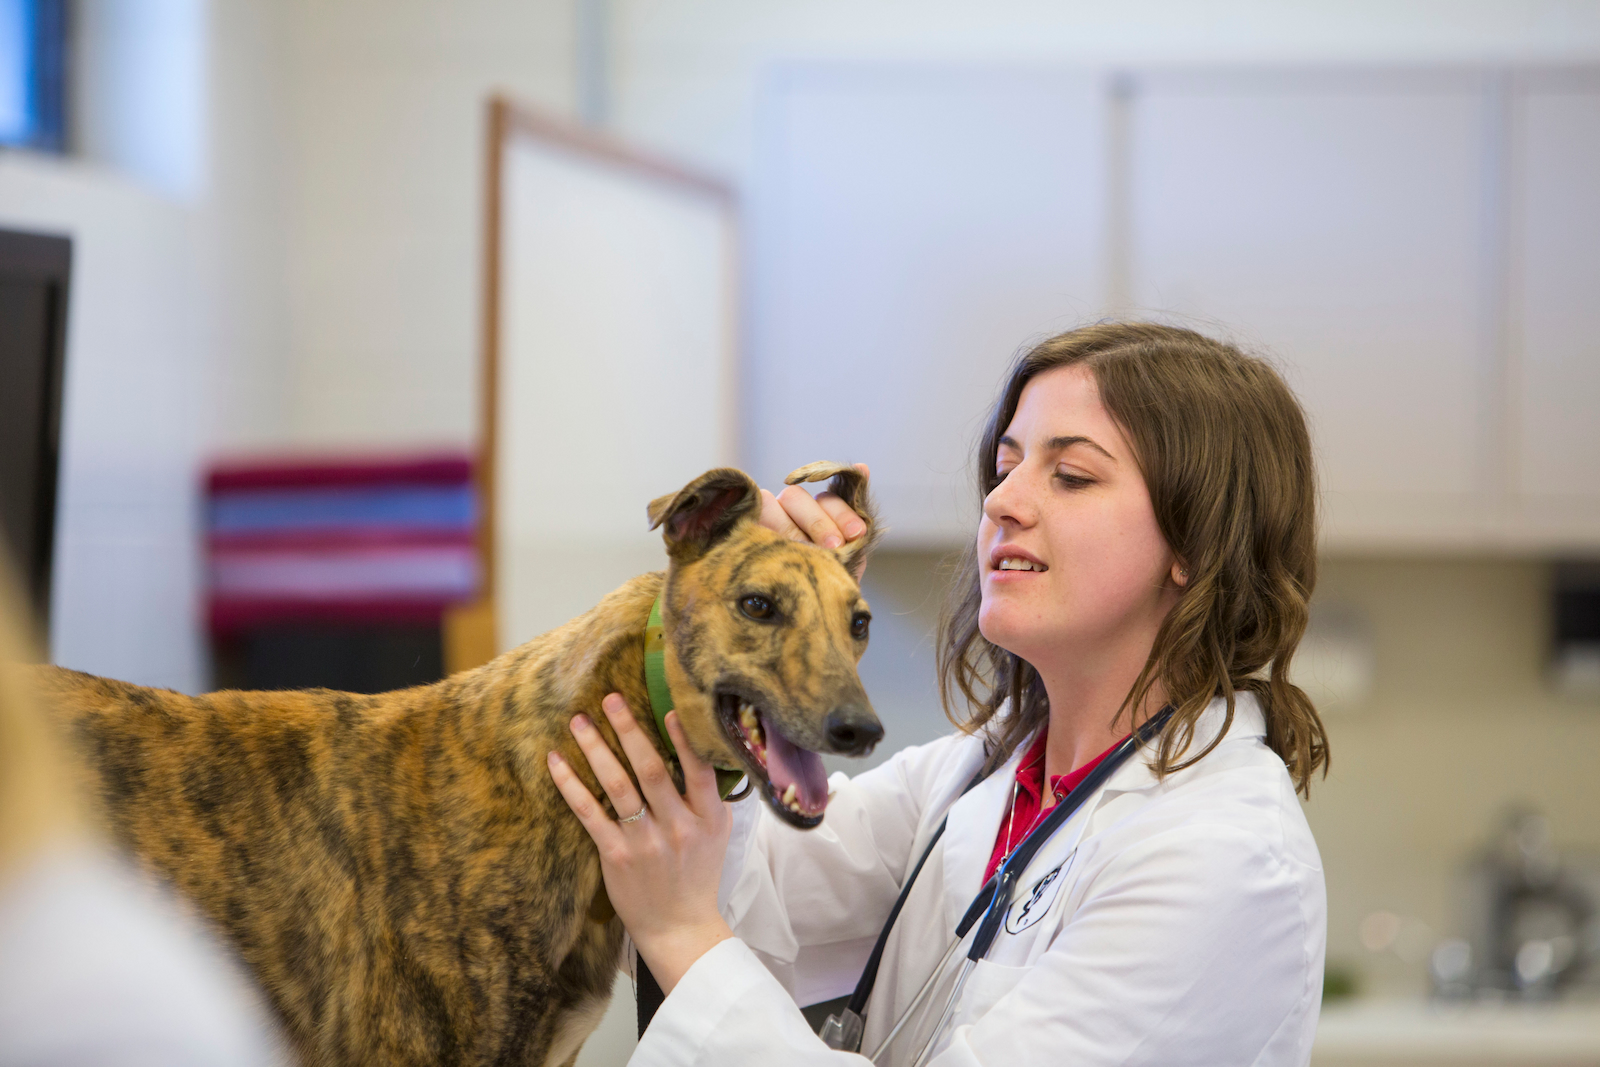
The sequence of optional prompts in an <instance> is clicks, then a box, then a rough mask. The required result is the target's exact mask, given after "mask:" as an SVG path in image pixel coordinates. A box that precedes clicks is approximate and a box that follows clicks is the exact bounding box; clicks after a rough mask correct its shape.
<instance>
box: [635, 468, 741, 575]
mask: <svg viewBox="0 0 1600 1067" xmlns="http://www.w3.org/2000/svg"><path fill="white" fill-rule="evenodd" d="M648 511H649V515H650V529H652V530H654V529H655V528H656V527H657V526H659V527H661V536H662V539H663V540H665V541H666V542H667V554H668V555H669V556H671V557H672V558H673V560H675V561H676V562H679V563H686V562H688V561H690V560H693V559H698V558H699V557H701V556H702V555H704V554H705V552H706V550H707V549H709V548H710V547H711V546H712V545H714V544H716V543H717V542H718V541H720V540H722V539H723V538H724V537H726V536H727V535H728V532H729V531H730V530H732V529H733V528H734V526H736V525H737V524H738V523H739V521H740V520H741V519H745V518H752V519H753V518H755V517H756V516H757V515H759V514H760V512H761V489H760V487H759V486H757V485H756V483H755V482H754V481H753V480H751V478H750V476H749V475H748V474H746V473H745V472H744V471H741V470H735V469H734V468H732V467H718V468H717V469H715V470H709V471H706V472H705V473H704V474H702V475H701V476H700V477H698V478H696V479H695V480H694V481H692V482H690V483H689V484H688V485H686V486H684V487H683V488H682V489H680V490H678V491H677V492H676V493H668V494H667V495H666V496H659V497H656V498H655V499H654V500H652V501H650V507H649V509H648Z"/></svg>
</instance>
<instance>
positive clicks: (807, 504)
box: [761, 463, 871, 548]
mask: <svg viewBox="0 0 1600 1067" xmlns="http://www.w3.org/2000/svg"><path fill="white" fill-rule="evenodd" d="M855 468H856V470H858V471H860V472H861V476H862V477H863V478H869V477H871V473H870V472H869V471H868V470H867V465H866V464H865V463H857V464H855ZM761 525H763V526H765V527H766V528H767V529H769V530H772V531H773V532H775V533H780V534H782V535H783V536H785V537H787V538H789V539H790V540H792V541H801V542H804V543H808V544H817V545H821V546H822V547H823V548H838V547H839V546H840V545H842V544H844V543H845V542H846V541H854V540H855V539H856V538H858V537H860V536H861V535H862V534H864V533H866V532H867V524H866V523H865V522H863V521H862V520H861V516H859V515H857V514H856V513H855V512H854V511H852V510H850V507H849V505H847V504H846V503H845V502H844V501H843V500H840V499H839V498H838V497H837V496H836V495H834V494H833V493H830V492H827V491H826V490H824V491H823V492H821V493H818V494H817V495H816V496H815V497H813V496H812V495H811V494H810V493H808V492H806V491H805V488H804V487H803V486H799V485H789V486H785V487H784V490H783V492H781V493H779V494H777V495H776V496H774V495H773V494H771V493H769V492H767V491H766V490H765V489H763V490H761Z"/></svg>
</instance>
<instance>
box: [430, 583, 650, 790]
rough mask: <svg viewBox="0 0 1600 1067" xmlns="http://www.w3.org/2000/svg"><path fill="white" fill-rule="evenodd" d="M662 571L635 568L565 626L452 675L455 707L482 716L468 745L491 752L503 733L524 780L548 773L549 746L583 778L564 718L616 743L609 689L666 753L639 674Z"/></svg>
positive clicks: (584, 766)
mask: <svg viewBox="0 0 1600 1067" xmlns="http://www.w3.org/2000/svg"><path fill="white" fill-rule="evenodd" d="M664 578H665V576H664V575H663V574H661V573H659V572H658V573H652V574H644V575H640V576H639V577H637V578H634V579H632V580H631V581H629V582H627V583H626V584H625V585H623V586H622V587H620V588H619V589H617V590H616V591H615V592H613V593H611V594H610V595H609V596H607V597H606V598H605V599H604V600H602V601H601V602H600V603H599V604H598V605H597V606H596V607H594V608H593V609H591V610H590V611H587V612H585V613H584V614H582V615H580V616H578V617H577V618H575V619H573V620H572V621H571V622H569V623H567V624H566V625H565V626H562V627H560V628H559V629H556V630H552V631H550V632H549V633H547V634H543V635H541V636H539V637H536V638H534V639H533V640H532V641H529V642H527V643H526V644H524V645H521V646H519V647H517V648H515V649H512V650H511V651H510V652H508V653H506V654H505V655H503V656H501V657H499V658H498V659H496V660H494V661H493V662H491V663H489V664H487V665H485V666H483V667H480V668H478V669H477V670H475V671H472V672H469V673H467V674H463V675H459V676H457V677H456V678H455V679H451V681H452V682H453V683H455V684H456V685H457V692H458V694H459V697H460V700H459V701H458V706H460V707H462V708H463V711H466V710H467V709H469V708H470V709H473V711H475V712H476V715H477V717H479V718H481V720H482V726H483V728H484V729H483V734H482V737H481V742H482V743H481V745H479V746H475V747H479V748H480V750H481V751H482V752H483V753H484V754H485V756H488V757H490V758H493V753H495V752H497V751H498V752H499V753H502V754H503V753H504V750H505V747H504V746H505V744H506V742H507V741H508V740H510V741H511V744H512V747H513V749H514V750H515V751H517V752H518V762H519V763H521V764H522V773H523V774H524V775H525V776H526V777H527V779H528V781H529V782H530V784H531V783H532V782H533V781H534V780H543V779H547V777H548V773H549V772H548V771H547V770H546V768H545V756H546V754H547V753H548V752H549V751H550V750H551V749H557V750H559V751H560V752H561V753H562V754H563V755H564V756H566V757H567V758H568V761H569V762H571V763H573V764H574V766H578V767H581V768H582V769H583V771H584V773H585V777H588V775H587V762H586V761H584V760H583V759H582V756H581V754H580V753H579V751H578V748H577V746H576V744H575V743H574V742H573V740H572V734H571V731H570V728H569V724H570V723H571V721H572V717H573V716H574V715H578V714H582V715H586V716H588V717H589V719H590V720H591V721H593V722H594V723H595V724H596V725H597V726H599V727H600V728H601V732H602V734H604V735H605V736H606V740H607V743H608V744H610V745H611V747H612V748H613V749H617V744H616V739H615V737H614V736H613V735H612V734H611V732H610V727H609V725H608V724H607V723H606V721H605V713H604V712H603V711H602V710H601V707H600V702H601V701H602V700H603V699H604V698H605V696H606V695H607V694H608V693H621V694H622V696H623V698H624V699H625V700H626V701H627V702H628V707H629V708H630V709H632V711H633V715H634V718H635V720H636V721H637V722H638V723H639V727H640V729H642V730H643V731H644V732H645V734H646V736H648V737H649V738H650V740H651V743H652V744H654V745H655V746H656V748H657V750H658V751H661V752H662V754H663V755H664V756H666V755H670V753H668V752H667V750H666V748H665V746H664V745H663V743H662V741H661V739H660V736H659V734H658V732H657V729H656V724H655V718H654V715H653V714H652V712H651V710H650V696H649V691H648V689H647V688H646V686H645V675H644V635H645V626H646V623H647V622H648V620H649V617H650V606H651V604H653V603H654V602H655V598H656V596H657V595H658V594H659V593H660V592H661V590H662V588H663V585H664ZM468 714H471V712H469V713H468ZM502 758H503V755H502ZM675 762H676V761H675V760H669V763H675ZM592 784H593V783H591V785H592Z"/></svg>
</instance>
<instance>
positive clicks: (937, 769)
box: [719, 735, 981, 1004]
mask: <svg viewBox="0 0 1600 1067" xmlns="http://www.w3.org/2000/svg"><path fill="white" fill-rule="evenodd" d="M972 745H980V748H979V749H975V750H974V751H975V752H980V751H981V743H980V742H977V741H976V740H975V739H972V738H966V737H963V736H961V735H953V736H951V737H947V738H943V739H941V740H939V741H935V742H933V743H931V744H927V745H920V746H915V747H912V748H907V749H904V750H902V751H901V752H898V753H896V754H895V756H894V757H893V758H891V759H890V760H888V761H887V762H885V763H884V764H882V765H881V766H878V767H875V768H873V769H872V770H870V771H867V772H865V773H863V774H860V775H857V776H856V777H854V778H847V777H846V776H844V775H842V774H835V775H834V776H833V777H832V778H831V779H830V780H829V782H828V785H829V789H830V791H831V792H832V793H833V798H832V799H831V800H830V801H829V802H828V813H827V817H826V818H825V819H824V820H823V822H822V825H821V826H818V827H817V828H816V829H813V830H796V829H794V828H793V827H791V826H788V825H787V824H785V823H783V822H782V821H780V820H779V819H778V818H777V817H775V816H774V815H772V813H771V812H770V811H768V810H767V809H766V805H765V803H764V802H763V801H761V800H760V799H756V798H753V799H751V800H747V801H744V802H743V803H741V804H738V805H735V827H734V833H733V835H732V837H731V840H730V845H729V850H728V856H727V859H726V862H725V865H724V868H723V882H722V887H721V892H720V894H719V896H720V898H721V902H722V904H723V915H724V917H725V918H726V919H727V920H728V925H729V926H730V927H732V929H733V931H734V933H736V934H737V935H738V936H739V937H740V938H741V939H742V940H743V941H744V942H745V944H746V945H748V946H749V948H750V950H751V951H753V952H754V953H755V954H756V956H757V958H759V959H760V960H761V962H762V963H763V964H765V965H766V966H767V968H768V970H770V971H771V972H772V974H773V975H775V976H776V977H777V978H778V979H779V981H780V982H781V983H782V985H783V986H784V987H785V988H786V989H787V990H788V992H789V994H790V996H791V997H793V998H794V999H795V1000H797V1001H798V1002H799V1003H801V1004H812V1003H816V1002H818V1001H822V1000H827V999H830V998H832V997H836V996H840V995H841V994H843V993H846V992H848V991H849V990H850V989H851V988H852V987H853V986H854V984H855V981H856V978H857V977H859V975H860V973H861V967H862V965H863V963H865V961H866V957H867V954H868V952H870V950H871V947H872V942H873V941H874V940H875V939H876V937H877V935H878V931H879V929H881V927H882V925H883V920H884V919H885V918H886V917H887V916H888V914H889V909H890V908H891V907H892V906H893V905H894V900H895V897H896V895H897V894H898V893H899V891H900V882H901V879H902V878H903V877H904V875H905V872H906V870H907V868H908V866H909V864H910V860H911V853H912V850H913V848H914V847H915V846H916V844H917V842H918V838H919V829H921V830H925V829H926V828H925V827H923V826H922V825H921V824H922V815H923V812H924V810H925V809H926V808H927V805H928V802H929V798H930V796H931V795H933V794H935V793H937V792H938V791H940V790H941V789H943V790H946V791H948V782H949V781H950V780H952V779H953V778H958V777H960V774H961V769H962V767H963V766H964V763H963V758H962V756H963V754H962V753H961V752H960V748H961V746H972ZM979 758H981V756H980V757H979Z"/></svg>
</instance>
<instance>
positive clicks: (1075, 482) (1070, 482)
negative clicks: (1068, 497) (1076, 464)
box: [1056, 471, 1094, 489]
mask: <svg viewBox="0 0 1600 1067" xmlns="http://www.w3.org/2000/svg"><path fill="white" fill-rule="evenodd" d="M1056 480H1057V481H1059V482H1060V483H1061V484H1062V485H1064V486H1066V487H1067V488H1068V489H1082V488H1083V487H1084V486H1086V485H1093V484H1094V479H1093V478H1085V477H1084V476H1083V475H1081V474H1073V473H1071V472H1070V471H1056Z"/></svg>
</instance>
